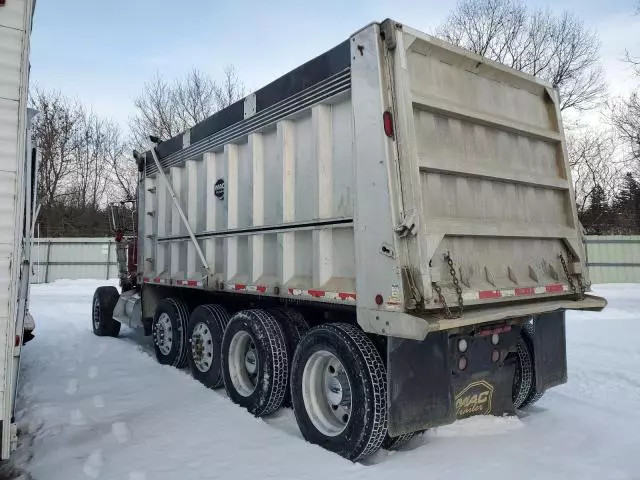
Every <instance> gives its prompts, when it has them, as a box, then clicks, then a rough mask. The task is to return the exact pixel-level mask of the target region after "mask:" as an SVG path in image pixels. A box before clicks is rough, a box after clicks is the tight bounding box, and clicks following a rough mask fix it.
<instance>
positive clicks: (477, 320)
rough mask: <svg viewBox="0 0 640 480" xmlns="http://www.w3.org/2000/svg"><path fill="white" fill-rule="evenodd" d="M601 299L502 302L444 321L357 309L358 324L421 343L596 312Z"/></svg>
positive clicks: (601, 305)
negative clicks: (504, 324)
mask: <svg viewBox="0 0 640 480" xmlns="http://www.w3.org/2000/svg"><path fill="white" fill-rule="evenodd" d="M606 305H607V301H606V300H605V299H604V298H601V297H596V296H593V295H586V296H585V298H584V299H582V300H575V299H571V298H556V299H545V300H539V301H528V302H506V303H503V304H501V305H497V304H496V305H493V306H490V307H489V306H485V307H477V308H469V309H466V310H465V311H464V313H463V315H462V317H460V318H445V317H444V315H443V314H442V312H438V313H435V312H434V313H430V314H423V315H412V314H410V313H401V312H386V311H383V310H369V309H363V308H358V323H359V324H360V326H361V327H362V329H363V330H364V331H365V332H368V333H374V334H377V335H384V336H387V337H398V338H405V339H411V340H424V339H425V338H426V337H427V335H429V334H434V333H436V332H442V331H447V330H453V329H456V328H463V327H470V326H472V325H482V324H486V323H495V322H499V321H503V320H509V319H511V318H522V317H530V316H534V315H544V314H548V313H552V312H561V311H564V310H590V311H600V310H602V309H603V308H604V307H606Z"/></svg>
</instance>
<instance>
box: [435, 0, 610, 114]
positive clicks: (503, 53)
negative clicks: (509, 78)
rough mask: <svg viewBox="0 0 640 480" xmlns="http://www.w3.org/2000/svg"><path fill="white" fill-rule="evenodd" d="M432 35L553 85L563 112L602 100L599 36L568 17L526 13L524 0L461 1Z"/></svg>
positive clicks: (536, 11) (603, 84)
mask: <svg viewBox="0 0 640 480" xmlns="http://www.w3.org/2000/svg"><path fill="white" fill-rule="evenodd" d="M436 33H437V35H439V36H440V37H442V38H444V39H445V40H447V41H449V42H452V43H454V44H456V45H458V46H461V47H464V48H467V49H469V50H471V51H472V52H474V53H477V54H479V55H482V56H485V57H487V58H489V59H491V60H495V61H498V62H501V63H503V64H505V65H507V66H509V67H512V68H516V69H518V70H521V71H523V72H525V73H529V74H531V75H535V76H536V77H539V78H542V79H544V80H547V81H549V82H551V83H552V84H553V85H554V86H556V87H558V89H559V91H560V101H561V105H560V106H561V109H562V110H565V109H569V108H574V109H577V110H584V109H590V108H594V107H595V106H597V105H599V104H600V102H601V101H602V99H603V97H604V95H605V92H606V85H605V82H604V77H603V72H602V68H601V66H600V63H599V53H600V42H599V40H598V37H597V35H596V34H595V33H594V32H591V31H589V30H587V29H585V27H584V24H583V22H582V21H581V20H579V19H578V18H577V17H575V16H574V15H572V14H570V13H566V12H565V13H563V14H562V15H559V16H557V15H554V14H552V13H551V12H550V11H548V10H529V9H528V8H527V7H526V5H525V4H524V3H523V1H522V0H460V1H459V2H458V4H457V6H456V7H455V9H454V10H453V12H452V13H451V14H450V15H449V17H448V18H447V19H446V20H445V22H444V23H443V24H442V25H441V26H440V27H439V28H438V29H437V32H436Z"/></svg>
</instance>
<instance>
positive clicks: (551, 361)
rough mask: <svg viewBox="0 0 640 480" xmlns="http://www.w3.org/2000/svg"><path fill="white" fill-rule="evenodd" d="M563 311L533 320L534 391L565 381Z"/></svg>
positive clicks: (543, 389) (565, 338) (565, 339)
mask: <svg viewBox="0 0 640 480" xmlns="http://www.w3.org/2000/svg"><path fill="white" fill-rule="evenodd" d="M564 315H565V312H564V311H558V312H551V313H547V314H544V315H540V316H538V317H536V318H535V319H534V322H533V329H534V335H533V356H534V361H535V372H536V391H537V393H542V392H544V391H545V390H547V389H548V388H551V387H555V386H556V385H561V384H563V383H566V382H567V337H566V332H565V320H564Z"/></svg>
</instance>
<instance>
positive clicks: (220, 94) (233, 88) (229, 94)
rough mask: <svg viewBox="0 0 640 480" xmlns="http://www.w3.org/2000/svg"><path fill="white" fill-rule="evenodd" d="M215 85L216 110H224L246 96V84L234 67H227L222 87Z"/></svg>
mask: <svg viewBox="0 0 640 480" xmlns="http://www.w3.org/2000/svg"><path fill="white" fill-rule="evenodd" d="M214 85H215V99H216V110H222V109H223V108H226V107H228V106H229V105H231V104H232V103H234V102H236V101H237V100H239V99H241V98H242V97H243V96H244V94H245V88H244V84H243V83H242V81H241V80H240V78H239V77H238V72H237V71H236V68H235V67H234V66H233V65H229V66H227V67H225V69H224V74H223V78H222V83H221V84H220V85H217V84H214Z"/></svg>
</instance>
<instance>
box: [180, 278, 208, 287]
mask: <svg viewBox="0 0 640 480" xmlns="http://www.w3.org/2000/svg"><path fill="white" fill-rule="evenodd" d="M176 285H178V286H180V287H192V288H193V287H202V282H201V281H200V280H176Z"/></svg>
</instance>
